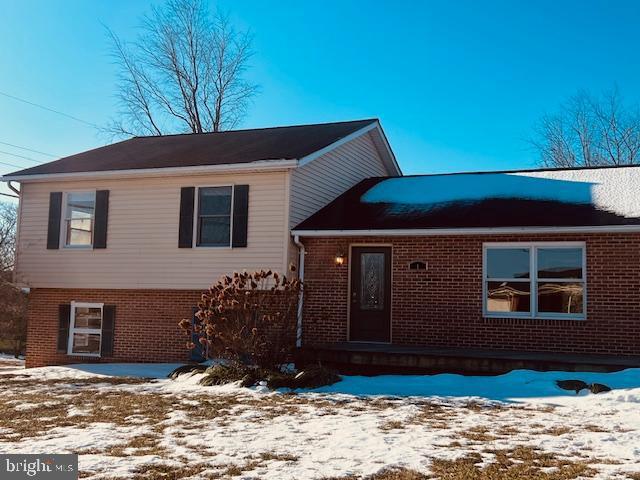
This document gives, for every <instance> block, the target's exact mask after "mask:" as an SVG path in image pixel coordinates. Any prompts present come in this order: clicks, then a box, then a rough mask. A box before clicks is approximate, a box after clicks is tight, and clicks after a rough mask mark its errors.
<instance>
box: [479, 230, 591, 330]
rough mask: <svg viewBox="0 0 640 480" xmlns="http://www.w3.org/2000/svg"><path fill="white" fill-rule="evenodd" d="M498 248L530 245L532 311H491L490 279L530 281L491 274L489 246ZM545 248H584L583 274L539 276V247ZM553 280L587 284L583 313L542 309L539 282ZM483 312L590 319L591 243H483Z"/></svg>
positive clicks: (496, 315)
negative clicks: (588, 276)
mask: <svg viewBox="0 0 640 480" xmlns="http://www.w3.org/2000/svg"><path fill="white" fill-rule="evenodd" d="M497 248H504V249H510V248H527V249H529V252H530V253H529V278H528V279H527V280H526V281H528V282H529V285H530V286H531V293H530V302H531V304H530V311H529V312H491V311H489V310H488V309H487V283H488V281H505V282H521V283H526V281H525V280H523V279H517V278H516V279H507V278H504V279H500V278H495V279H494V278H491V279H488V278H487V250H489V249H497ZM541 248H542V249H544V248H556V249H561V248H581V249H582V278H581V279H564V278H538V250H539V249H541ZM540 281H543V282H544V281H549V282H557V283H565V282H566V283H571V282H578V283H582V284H583V294H582V313H580V314H572V313H556V312H539V311H538V282H540ZM482 315H483V316H484V317H485V318H529V319H544V320H586V318H587V246H586V243H585V242H487V243H483V244H482Z"/></svg>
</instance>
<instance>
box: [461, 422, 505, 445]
mask: <svg viewBox="0 0 640 480" xmlns="http://www.w3.org/2000/svg"><path fill="white" fill-rule="evenodd" d="M459 435H460V436H461V437H463V438H466V439H467V440H471V441H472V442H492V441H493V440H497V439H498V437H496V436H495V435H493V434H492V433H489V428H488V427H485V426H482V425H478V426H477V427H472V428H470V429H469V430H465V431H464V432H460V433H459Z"/></svg>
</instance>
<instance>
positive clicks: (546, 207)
mask: <svg viewBox="0 0 640 480" xmlns="http://www.w3.org/2000/svg"><path fill="white" fill-rule="evenodd" d="M508 173H509V172H485V173H474V174H444V175H422V176H406V177H398V178H395V179H390V178H388V177H384V178H368V179H366V180H363V181H361V182H360V183H358V184H357V185H355V186H354V187H353V188H351V189H350V190H348V191H347V192H345V193H344V194H342V195H341V196H340V197H338V198H337V199H335V200H334V201H333V202H331V203H330V204H329V205H327V206H326V207H324V208H323V209H321V210H320V211H318V212H316V213H315V214H314V215H312V216H311V217H309V218H308V219H306V220H304V221H303V222H301V223H300V224H299V225H297V226H296V227H295V228H294V230H295V231H303V230H318V231H322V230H332V231H336V230H398V229H456V228H508V227H577V226H603V225H640V219H639V218H635V217H634V218H630V217H627V216H624V215H621V214H619V213H615V212H612V211H607V210H604V209H602V207H598V206H597V205H596V204H595V201H591V200H592V199H591V191H592V190H591V189H592V184H591V183H588V182H576V181H565V180H558V179H550V178H539V177H530V176H513V175H508ZM511 173H513V172H511ZM487 174H489V175H493V178H494V180H493V181H494V182H496V184H497V187H498V188H496V192H497V193H495V194H492V193H490V191H491V189H492V188H494V186H495V185H492V186H490V187H489V188H488V189H487V188H485V190H488V191H489V193H488V194H486V195H483V194H480V195H476V196H475V198H474V195H473V194H471V195H466V194H465V189H466V188H467V184H465V183H459V185H460V188H456V182H458V180H459V181H460V182H462V181H463V179H462V176H463V175H464V176H466V177H467V178H466V179H465V180H464V181H466V182H473V181H475V182H477V185H478V187H479V189H481V187H480V186H481V185H482V184H483V182H485V184H486V182H489V183H490V182H491V181H492V180H489V179H488V177H483V175H487ZM445 177H447V178H446V180H447V182H446V183H444V186H443V183H442V180H443V179H444V178H445ZM514 178H515V180H514ZM416 179H424V182H422V183H420V184H418V185H420V186H421V187H422V189H423V190H422V191H420V190H417V189H416V188H415V187H416V183H415V180H416ZM514 181H515V182H517V183H515V184H512V185H511V186H512V187H513V185H515V186H516V187H515V188H516V190H517V188H522V189H523V190H522V195H511V194H510V193H505V192H509V191H513V190H514V189H513V188H511V189H509V188H504V184H506V185H508V184H509V182H514ZM384 182H395V190H393V191H391V192H390V193H389V191H388V190H381V189H380V188H378V189H377V190H375V192H376V195H377V198H376V195H373V196H372V195H371V194H372V191H373V189H375V187H376V186H382V184H383V183H384ZM501 182H502V184H503V185H502V187H503V188H502V193H500V186H501V185H500V183H501ZM385 188H387V187H386V186H384V187H382V189H385ZM412 189H413V191H412ZM430 190H433V191H435V192H436V194H435V197H437V198H440V199H442V198H446V199H448V201H444V202H435V203H428V202H421V201H420V199H421V197H424V198H429V197H430V196H431V197H433V196H434V195H431V194H430V193H429V191H430ZM538 191H539V192H542V194H537V192H538ZM380 192H383V193H382V195H381V194H380ZM384 192H386V193H384ZM527 192H533V195H532V196H529V197H528V196H527ZM545 192H546V193H545ZM484 193H487V192H484ZM394 195H395V196H396V197H398V198H397V201H392V199H393V197H394ZM385 196H386V197H387V198H384V197H385ZM456 196H459V199H456ZM381 197H382V198H381ZM469 197H471V199H470V198H469ZM545 197H548V198H545ZM554 197H556V198H554ZM452 198H453V199H452Z"/></svg>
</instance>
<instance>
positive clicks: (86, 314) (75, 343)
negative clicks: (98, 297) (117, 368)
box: [67, 303, 104, 357]
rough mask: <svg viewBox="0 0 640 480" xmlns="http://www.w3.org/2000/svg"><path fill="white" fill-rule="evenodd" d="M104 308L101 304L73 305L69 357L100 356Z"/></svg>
mask: <svg viewBox="0 0 640 480" xmlns="http://www.w3.org/2000/svg"><path fill="white" fill-rule="evenodd" d="M103 307H104V305H103V304H101V303H72V304H71V318H70V325H69V326H70V330H69V349H68V352H67V353H68V354H69V355H84V356H89V357H99V356H100V349H101V345H102V314H103Z"/></svg>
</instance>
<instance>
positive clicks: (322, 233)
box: [291, 225, 640, 237]
mask: <svg viewBox="0 0 640 480" xmlns="http://www.w3.org/2000/svg"><path fill="white" fill-rule="evenodd" d="M616 232H619V233H634V232H640V225H597V226H584V227H500V228H424V229H396V230H292V231H291V234H292V235H298V236H300V237H374V236H375V237H406V236H415V237H430V236H442V235H513V234H535V233H616Z"/></svg>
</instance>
